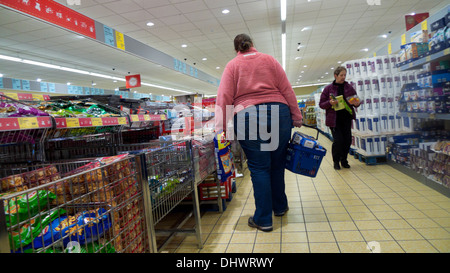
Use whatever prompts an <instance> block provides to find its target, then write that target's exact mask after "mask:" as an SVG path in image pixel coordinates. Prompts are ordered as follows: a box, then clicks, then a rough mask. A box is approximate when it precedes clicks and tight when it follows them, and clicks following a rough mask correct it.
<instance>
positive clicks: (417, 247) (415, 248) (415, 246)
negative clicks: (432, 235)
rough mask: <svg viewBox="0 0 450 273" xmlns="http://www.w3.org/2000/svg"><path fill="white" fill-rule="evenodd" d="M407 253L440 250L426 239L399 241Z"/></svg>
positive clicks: (435, 251)
mask: <svg viewBox="0 0 450 273" xmlns="http://www.w3.org/2000/svg"><path fill="white" fill-rule="evenodd" d="M397 242H398V244H399V245H400V246H401V247H402V248H403V249H404V250H405V252H406V253H437V252H438V250H437V249H436V248H435V247H433V245H431V244H430V243H429V242H427V241H426V240H414V241H397Z"/></svg>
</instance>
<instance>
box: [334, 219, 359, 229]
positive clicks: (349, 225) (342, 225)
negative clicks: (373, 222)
mask: <svg viewBox="0 0 450 273" xmlns="http://www.w3.org/2000/svg"><path fill="white" fill-rule="evenodd" d="M330 226H331V229H332V230H333V231H344V230H348V231H350V230H358V228H357V227H356V225H355V224H354V223H353V221H344V222H330Z"/></svg>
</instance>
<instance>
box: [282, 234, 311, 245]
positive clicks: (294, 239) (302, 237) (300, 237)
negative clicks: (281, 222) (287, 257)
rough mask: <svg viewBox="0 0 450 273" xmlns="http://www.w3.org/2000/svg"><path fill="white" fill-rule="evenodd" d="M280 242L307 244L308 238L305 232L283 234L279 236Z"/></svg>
mask: <svg viewBox="0 0 450 273" xmlns="http://www.w3.org/2000/svg"><path fill="white" fill-rule="evenodd" d="M281 242H282V244H285V243H307V242H308V237H307V235H306V232H283V233H282V234H281Z"/></svg>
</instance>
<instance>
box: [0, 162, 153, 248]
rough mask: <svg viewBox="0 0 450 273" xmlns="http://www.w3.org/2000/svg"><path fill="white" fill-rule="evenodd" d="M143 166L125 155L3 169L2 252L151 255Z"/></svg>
mask: <svg viewBox="0 0 450 273" xmlns="http://www.w3.org/2000/svg"><path fill="white" fill-rule="evenodd" d="M139 165H140V164H139V163H137V162H136V157H134V156H127V155H122V156H119V157H109V158H100V159H97V160H80V161H72V162H55V163H51V164H50V163H49V164H41V165H39V164H27V165H22V166H17V167H14V168H10V169H7V168H2V170H1V172H0V175H1V177H2V178H1V179H0V181H1V185H2V188H1V191H2V193H1V194H0V252H10V251H11V252H14V253H15V252H20V253H23V252H38V253H41V252H50V253H55V252H100V253H110V252H125V253H136V252H148V251H149V244H148V233H147V231H146V219H145V211H144V199H143V191H142V183H141V181H142V179H141V177H140V175H141V172H140V168H139ZM24 171H25V172H24Z"/></svg>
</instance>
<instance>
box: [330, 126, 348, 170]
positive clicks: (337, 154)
mask: <svg viewBox="0 0 450 273" xmlns="http://www.w3.org/2000/svg"><path fill="white" fill-rule="evenodd" d="M330 129H331V134H332V135H333V144H332V145H331V153H332V155H333V162H334V163H339V162H342V163H348V162H347V155H348V153H349V151H350V145H351V144H352V120H351V119H342V120H339V119H337V120H336V127H334V128H330Z"/></svg>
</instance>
